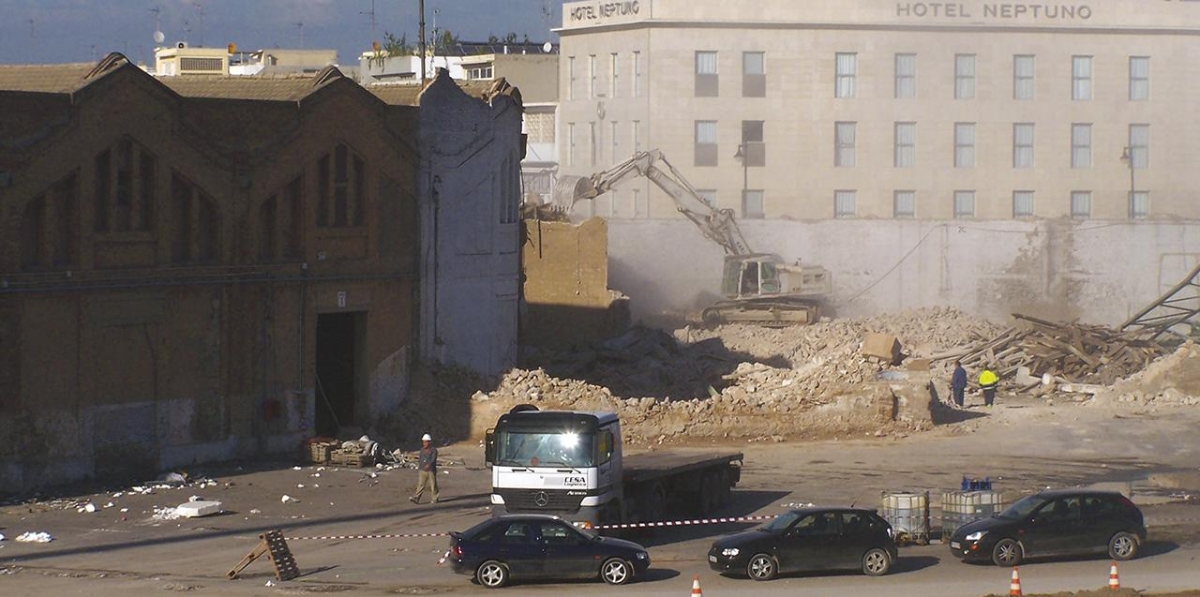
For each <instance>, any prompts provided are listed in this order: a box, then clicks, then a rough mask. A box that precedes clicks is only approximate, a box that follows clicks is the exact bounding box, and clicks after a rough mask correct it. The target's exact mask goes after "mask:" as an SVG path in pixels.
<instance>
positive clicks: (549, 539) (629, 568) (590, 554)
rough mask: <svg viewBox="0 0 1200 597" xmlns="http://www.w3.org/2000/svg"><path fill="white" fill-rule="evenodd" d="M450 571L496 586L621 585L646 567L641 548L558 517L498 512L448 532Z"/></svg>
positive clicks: (630, 542) (646, 560)
mask: <svg viewBox="0 0 1200 597" xmlns="http://www.w3.org/2000/svg"><path fill="white" fill-rule="evenodd" d="M448 559H449V561H450V563H451V565H452V567H453V568H454V571H455V572H458V573H461V574H472V575H474V576H475V580H477V581H478V582H479V584H481V585H483V586H485V587H489V588H497V587H502V586H504V585H506V584H508V582H509V580H510V579H531V578H596V577H597V576H599V577H600V578H602V579H604V582H606V583H608V584H611V585H623V584H625V583H627V582H629V581H630V580H632V579H633V577H634V576H636V575H638V574H641V573H643V572H645V571H646V569H647V568H649V567H650V555H649V554H647V553H646V548H644V547H642V546H641V545H638V544H637V543H634V542H632V541H625V540H622V539H614V538H612V537H601V536H599V535H596V534H594V533H592V532H590V531H586V530H583V529H580V528H578V527H576V526H575V525H573V524H571V523H570V522H567V521H565V520H563V519H561V518H559V517H557V516H547V515H539V514H528V515H520V514H513V515H509V516H499V517H496V518H493V519H490V520H487V521H484V522H481V523H479V524H477V525H475V526H473V527H471V528H470V529H467V530H465V531H463V532H461V533H458V532H454V533H450V553H449V555H448Z"/></svg>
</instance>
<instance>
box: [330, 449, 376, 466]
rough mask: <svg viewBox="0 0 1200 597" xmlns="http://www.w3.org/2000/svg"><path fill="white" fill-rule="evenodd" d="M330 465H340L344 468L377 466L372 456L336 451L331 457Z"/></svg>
mask: <svg viewBox="0 0 1200 597" xmlns="http://www.w3.org/2000/svg"><path fill="white" fill-rule="evenodd" d="M329 464H339V465H342V466H371V465H373V464H375V459H374V458H372V457H371V455H370V454H364V453H362V452H345V451H342V450H334V451H333V452H332V453H331V454H330V455H329Z"/></svg>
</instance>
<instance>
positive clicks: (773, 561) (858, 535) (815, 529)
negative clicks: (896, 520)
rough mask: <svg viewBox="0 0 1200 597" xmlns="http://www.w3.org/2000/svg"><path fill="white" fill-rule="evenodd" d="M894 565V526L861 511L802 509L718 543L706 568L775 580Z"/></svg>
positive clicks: (878, 570)
mask: <svg viewBox="0 0 1200 597" xmlns="http://www.w3.org/2000/svg"><path fill="white" fill-rule="evenodd" d="M895 561H896V541H895V535H894V533H893V532H892V525H890V524H888V523H887V521H886V520H884V519H883V518H880V517H879V515H878V514H876V513H875V512H872V511H870V510H863V509H859V508H798V509H795V510H789V511H788V512H785V513H783V514H781V515H780V516H778V517H776V518H775V519H774V520H772V521H771V522H770V523H768V524H766V525H763V526H761V527H758V528H755V529H751V530H749V531H743V532H741V533H736V534H734V535H728V536H726V537H722V538H720V539H717V540H716V541H714V542H713V544H712V549H709V550H708V565H709V567H711V568H712V569H713V570H716V571H718V572H740V573H745V574H746V575H747V576H749V577H750V578H753V579H754V580H771V579H772V578H775V576H776V575H778V574H779V573H780V572H794V571H801V570H804V571H810V570H839V569H850V570H854V569H861V570H862V571H863V573H864V574H869V575H871V576H880V575H883V574H887V572H888V570H890V569H891V567H892V563H893V562H895Z"/></svg>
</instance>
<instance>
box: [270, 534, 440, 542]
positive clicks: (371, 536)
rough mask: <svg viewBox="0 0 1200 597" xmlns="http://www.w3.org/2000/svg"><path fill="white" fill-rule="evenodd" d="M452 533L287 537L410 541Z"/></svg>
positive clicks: (293, 538)
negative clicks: (414, 538) (410, 539)
mask: <svg viewBox="0 0 1200 597" xmlns="http://www.w3.org/2000/svg"><path fill="white" fill-rule="evenodd" d="M449 536H450V533H392V534H389V535H319V536H314V537H286V539H287V540H288V541H305V540H316V541H343V540H348V539H408V538H411V537H449Z"/></svg>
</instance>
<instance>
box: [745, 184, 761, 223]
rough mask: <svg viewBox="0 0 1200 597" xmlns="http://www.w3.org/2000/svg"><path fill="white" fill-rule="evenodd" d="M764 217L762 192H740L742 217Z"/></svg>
mask: <svg viewBox="0 0 1200 597" xmlns="http://www.w3.org/2000/svg"><path fill="white" fill-rule="evenodd" d="M764 215H766V214H765V213H764V211H763V192H762V191H760V190H747V191H743V192H742V217H743V218H757V219H761V218H762V217H763V216H764Z"/></svg>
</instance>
